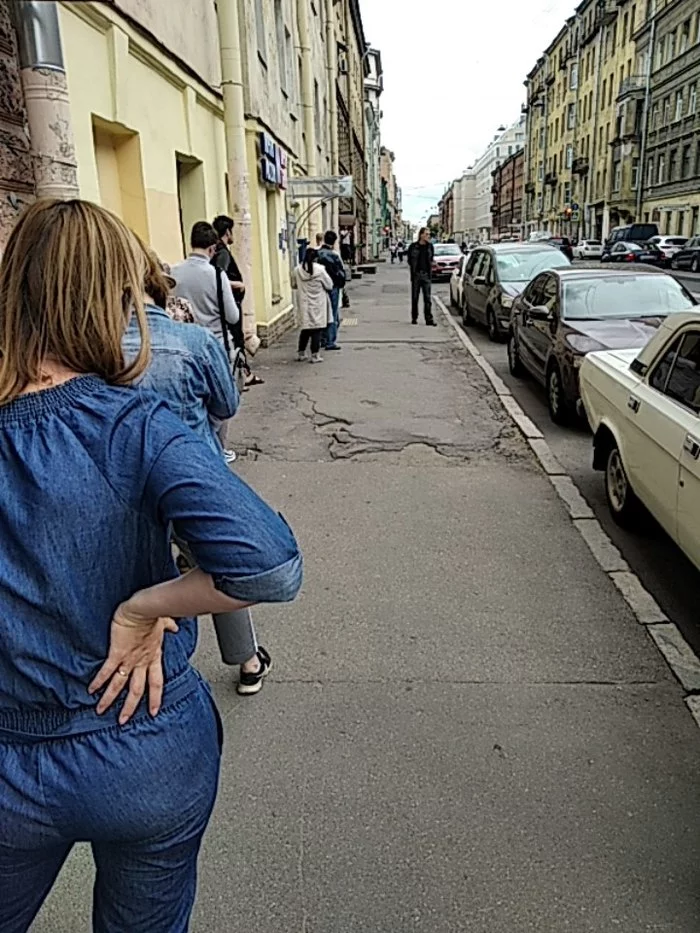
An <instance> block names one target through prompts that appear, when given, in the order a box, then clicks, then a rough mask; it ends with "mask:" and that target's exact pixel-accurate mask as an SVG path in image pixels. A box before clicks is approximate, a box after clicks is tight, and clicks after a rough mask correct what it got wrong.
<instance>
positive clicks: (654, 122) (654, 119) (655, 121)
mask: <svg viewBox="0 0 700 933" xmlns="http://www.w3.org/2000/svg"><path fill="white" fill-rule="evenodd" d="M660 112H661V108H660V107H659V105H658V103H656V104H654V106H653V108H652V111H651V128H652V130H655V129H656V128H657V127H658V125H659V114H660Z"/></svg>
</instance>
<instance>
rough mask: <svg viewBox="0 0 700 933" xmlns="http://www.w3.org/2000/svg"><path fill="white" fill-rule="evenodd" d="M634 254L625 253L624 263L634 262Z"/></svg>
mask: <svg viewBox="0 0 700 933" xmlns="http://www.w3.org/2000/svg"><path fill="white" fill-rule="evenodd" d="M634 258H635V257H634V253H627V255H626V256H625V262H634Z"/></svg>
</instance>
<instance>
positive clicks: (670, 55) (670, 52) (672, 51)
mask: <svg viewBox="0 0 700 933" xmlns="http://www.w3.org/2000/svg"><path fill="white" fill-rule="evenodd" d="M675 57H676V33H675V32H669V34H668V35H667V36H666V61H667V62H672V61H673V59H674V58H675Z"/></svg>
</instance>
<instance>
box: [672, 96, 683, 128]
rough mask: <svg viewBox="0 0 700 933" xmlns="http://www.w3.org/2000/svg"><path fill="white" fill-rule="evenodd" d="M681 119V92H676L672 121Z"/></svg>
mask: <svg viewBox="0 0 700 933" xmlns="http://www.w3.org/2000/svg"><path fill="white" fill-rule="evenodd" d="M682 118H683V91H676V113H675V117H674V121H676V122H677V121H678V120H681V119H682Z"/></svg>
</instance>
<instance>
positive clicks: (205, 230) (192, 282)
mask: <svg viewBox="0 0 700 933" xmlns="http://www.w3.org/2000/svg"><path fill="white" fill-rule="evenodd" d="M218 242H219V237H218V234H217V233H216V230H214V228H213V227H212V225H211V224H210V223H207V222H206V221H204V220H200V221H198V222H197V223H196V224H195V225H194V226H193V227H192V234H191V236H190V246H191V252H190V255H189V256H188V257H187V259H185V261H184V262H180V263H178V264H177V265H176V266H173V268H172V270H171V274H172V276H173V278H174V279H175V283H176V284H175V295H176V297H178V298H185V299H186V300H187V301H189V303H190V304H191V305H192V311H193V313H194V318H195V322H196V323H197V324H201V325H202V326H203V327H207V328H208V329H209V330H210V331H211V332H212V333H213V334H214V336H215V337H218V339H219V340H220V341H221V342H222V343H225V341H224V331H223V323H222V320H221V313H220V311H219V297H218V294H219V290H218V286H217V282H216V277H217V275H221V274H222V273H221V271H220V270H219V269H217V268H216V267H215V266H212V265H211V258H212V256H213V255H214V253H215V251H216V244H217V243H218ZM237 284H238V285H240V287H241V288H243V283H242V282H240V283H236V282H233V283H229V281H228V279H225V281H224V288H223V289H222V290H221V291H222V297H223V313H224V317H225V319H226V322H227V324H230V325H231V326H235V325H236V324H237V323H238V318H239V314H240V312H239V310H238V305H237V304H236V302H235V300H234V297H233V292H232V288H235V287H236V285H237Z"/></svg>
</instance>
